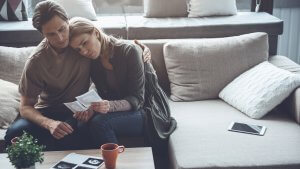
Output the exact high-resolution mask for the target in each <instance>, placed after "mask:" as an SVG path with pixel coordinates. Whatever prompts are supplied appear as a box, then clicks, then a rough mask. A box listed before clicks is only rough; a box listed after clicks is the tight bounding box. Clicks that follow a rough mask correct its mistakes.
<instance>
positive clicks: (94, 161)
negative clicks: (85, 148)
mask: <svg viewBox="0 0 300 169" xmlns="http://www.w3.org/2000/svg"><path fill="white" fill-rule="evenodd" d="M101 163H103V160H101V159H97V158H88V159H87V160H86V161H85V162H83V164H86V165H92V166H100V164H101Z"/></svg>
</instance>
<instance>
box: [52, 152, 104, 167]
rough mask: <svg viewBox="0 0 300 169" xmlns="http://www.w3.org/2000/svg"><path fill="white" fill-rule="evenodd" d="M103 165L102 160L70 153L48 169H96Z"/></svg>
mask: <svg viewBox="0 0 300 169" xmlns="http://www.w3.org/2000/svg"><path fill="white" fill-rule="evenodd" d="M102 164H103V159H101V158H98V157H94V156H89V155H83V154H76V153H71V154H68V155H67V156H66V157H64V158H63V159H62V160H60V161H59V162H58V163H56V164H55V165H54V166H53V167H51V168H50V169H58V168H59V169H62V168H65V169H73V168H74V169H98V168H100V166H101V165H102Z"/></svg>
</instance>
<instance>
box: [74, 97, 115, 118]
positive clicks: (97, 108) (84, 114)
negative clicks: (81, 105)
mask: <svg viewBox="0 0 300 169" xmlns="http://www.w3.org/2000/svg"><path fill="white" fill-rule="evenodd" d="M109 108H110V105H109V101H108V100H101V101H99V102H92V103H91V105H90V106H89V108H88V110H86V111H81V112H76V113H75V114H74V115H73V117H74V118H76V119H77V120H79V121H82V122H87V121H89V119H90V118H91V117H92V116H93V115H94V113H95V112H99V113H103V114H106V113H107V112H108V111H109Z"/></svg>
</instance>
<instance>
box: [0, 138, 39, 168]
mask: <svg viewBox="0 0 300 169" xmlns="http://www.w3.org/2000/svg"><path fill="white" fill-rule="evenodd" d="M44 148H45V146H41V145H38V144H37V139H33V137H32V136H31V135H30V134H28V133H26V132H24V133H23V135H22V136H21V137H17V139H14V143H13V144H12V145H10V146H8V147H7V148H6V152H7V154H8V158H9V161H10V162H11V163H12V165H14V166H15V167H16V168H17V169H25V168H26V169H35V163H36V162H39V163H42V162H43V161H44V158H43V155H44V154H43V153H42V151H43V149H44Z"/></svg>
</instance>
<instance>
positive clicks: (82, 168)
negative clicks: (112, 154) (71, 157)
mask: <svg viewBox="0 0 300 169" xmlns="http://www.w3.org/2000/svg"><path fill="white" fill-rule="evenodd" d="M75 169H93V168H90V167H84V166H78V167H76V168H75Z"/></svg>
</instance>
